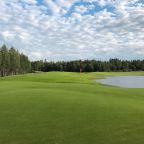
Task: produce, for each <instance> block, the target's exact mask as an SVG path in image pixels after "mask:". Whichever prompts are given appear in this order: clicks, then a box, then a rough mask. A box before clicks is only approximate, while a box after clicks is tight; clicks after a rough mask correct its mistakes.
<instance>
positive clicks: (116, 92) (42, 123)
mask: <svg viewBox="0 0 144 144" xmlns="http://www.w3.org/2000/svg"><path fill="white" fill-rule="evenodd" d="M125 75H144V72H96V73H95V72H94V73H74V72H48V73H42V72H41V73H31V74H25V75H16V76H7V77H1V78H0V144H143V143H144V137H143V136H144V88H121V87H114V86H108V85H103V84H99V83H97V82H96V80H97V79H101V78H105V77H107V76H125Z"/></svg>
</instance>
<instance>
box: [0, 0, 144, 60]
mask: <svg viewBox="0 0 144 144" xmlns="http://www.w3.org/2000/svg"><path fill="white" fill-rule="evenodd" d="M85 1H88V0H85ZM21 2H22V0H21ZM21 2H20V0H13V1H12V2H11V1H10V0H7V1H4V0H2V1H1V2H0V7H1V9H0V43H6V44H8V45H13V46H15V47H16V48H18V49H19V50H20V51H21V52H24V53H26V54H28V55H29V56H30V57H31V59H33V60H34V59H45V58H46V59H48V60H70V59H80V58H81V59H82V58H83V59H84V58H86V59H87V58H90V59H92V58H97V59H108V58H110V57H118V58H129V59H131V58H143V55H142V54H143V53H144V35H143V33H144V27H143V24H144V7H143V4H142V3H138V1H136V0H133V1H130V0H121V1H120V0H119V1H117V2H114V1H111V0H107V1H106V0H105V1H104V0H103V1H101V6H102V7H103V6H104V5H105V9H103V10H101V11H96V12H95V14H94V15H90V14H88V15H82V14H83V13H85V12H86V11H88V10H89V7H92V8H94V6H93V4H92V2H94V0H89V2H91V4H90V5H86V6H84V5H80V6H78V5H77V6H75V7H74V10H73V12H72V13H71V14H70V16H69V17H64V16H63V15H64V14H66V13H67V12H68V11H69V10H70V9H71V8H72V6H73V5H74V3H75V2H78V0H68V1H65V0H56V2H53V1H52V0H45V2H46V3H47V5H38V4H37V1H36V0H33V1H31V0H23V2H22V3H21ZM95 2H100V1H98V0H95ZM136 2H137V3H136ZM23 3H25V6H23ZM102 3H103V4H102ZM107 4H109V5H111V6H113V7H115V10H114V11H108V9H107V8H106V5H107ZM50 9H51V12H52V14H51V13H49V10H50Z"/></svg>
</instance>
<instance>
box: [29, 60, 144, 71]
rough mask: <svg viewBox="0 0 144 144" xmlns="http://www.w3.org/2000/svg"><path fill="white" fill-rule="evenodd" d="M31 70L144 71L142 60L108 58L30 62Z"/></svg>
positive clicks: (143, 61)
mask: <svg viewBox="0 0 144 144" xmlns="http://www.w3.org/2000/svg"><path fill="white" fill-rule="evenodd" d="M31 67H32V71H43V72H49V71H66V72H79V71H83V72H111V71H112V72H118V71H124V72H127V71H144V60H129V61H128V60H120V59H117V58H115V59H110V60H109V61H99V60H75V61H67V62H66V61H58V62H47V61H46V60H45V61H42V60H41V61H33V62H31Z"/></svg>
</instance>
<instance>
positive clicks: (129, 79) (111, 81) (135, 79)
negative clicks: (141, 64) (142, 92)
mask: <svg viewBox="0 0 144 144" xmlns="http://www.w3.org/2000/svg"><path fill="white" fill-rule="evenodd" d="M96 81H97V82H99V83H101V84H107V85H112V86H118V87H125V88H144V76H114V77H107V78H105V79H100V80H96Z"/></svg>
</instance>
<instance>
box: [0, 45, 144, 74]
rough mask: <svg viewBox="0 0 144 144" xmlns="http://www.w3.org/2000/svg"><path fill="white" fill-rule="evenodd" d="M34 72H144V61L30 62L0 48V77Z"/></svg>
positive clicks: (6, 49) (16, 53) (6, 48)
mask: <svg viewBox="0 0 144 144" xmlns="http://www.w3.org/2000/svg"><path fill="white" fill-rule="evenodd" d="M35 71H43V72H49V71H66V72H80V71H82V72H111V71H113V72H118V71H144V60H120V59H117V58H115V59H110V60H109V61H100V60H75V61H58V62H52V61H51V62H47V61H46V60H45V61H42V60H40V61H32V62H31V61H30V60H29V58H28V56H26V55H24V54H23V53H19V51H18V50H16V49H15V48H14V47H11V48H10V49H9V48H8V47H7V46H6V45H3V46H1V47H0V76H7V75H16V74H24V73H29V72H35Z"/></svg>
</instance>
